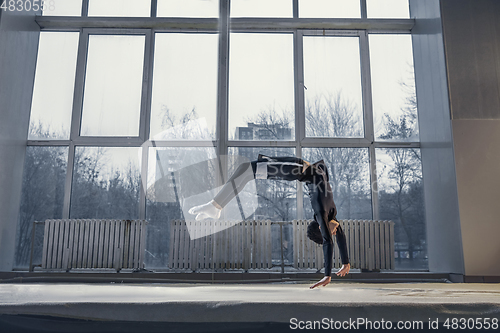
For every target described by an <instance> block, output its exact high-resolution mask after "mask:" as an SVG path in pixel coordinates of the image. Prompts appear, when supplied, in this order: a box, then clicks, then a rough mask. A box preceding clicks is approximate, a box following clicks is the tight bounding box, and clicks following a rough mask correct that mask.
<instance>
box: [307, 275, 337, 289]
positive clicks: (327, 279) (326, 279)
mask: <svg viewBox="0 0 500 333" xmlns="http://www.w3.org/2000/svg"><path fill="white" fill-rule="evenodd" d="M331 280H332V277H331V276H325V277H324V278H322V279H321V280H319V281H318V282H316V283H315V284H313V285H312V286H310V287H309V289H314V288H316V287H320V286H321V287H325V286H326V285H328V284H329V283H330V281H331Z"/></svg>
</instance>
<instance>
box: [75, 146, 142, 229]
mask: <svg viewBox="0 0 500 333" xmlns="http://www.w3.org/2000/svg"><path fill="white" fill-rule="evenodd" d="M140 151H141V149H140V148H104V147H76V149H75V165H74V171H73V186H72V190H71V210H70V217H71V218H75V219H87V218H97V219H102V218H109V219H137V218H138V216H139V190H140V184H141V176H140V175H141V172H140V167H139V165H140V163H139V161H140V158H141V155H140Z"/></svg>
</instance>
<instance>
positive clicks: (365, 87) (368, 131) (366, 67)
mask: <svg viewBox="0 0 500 333" xmlns="http://www.w3.org/2000/svg"><path fill="white" fill-rule="evenodd" d="M362 2H365V0H362ZM365 3H366V2H365ZM365 8H366V6H365ZM365 14H366V11H365ZM359 38H360V39H359V42H360V54H361V76H362V78H361V80H362V84H361V87H362V91H363V116H364V126H365V139H367V140H368V141H369V142H370V147H369V158H370V180H371V194H372V215H373V217H372V218H373V219H374V220H377V219H378V218H379V207H378V188H377V167H376V164H377V159H376V157H375V146H374V144H373V142H374V141H375V138H374V126H373V103H372V89H371V72H370V49H369V44H368V32H367V31H366V30H365V31H364V32H361V33H360V36H359Z"/></svg>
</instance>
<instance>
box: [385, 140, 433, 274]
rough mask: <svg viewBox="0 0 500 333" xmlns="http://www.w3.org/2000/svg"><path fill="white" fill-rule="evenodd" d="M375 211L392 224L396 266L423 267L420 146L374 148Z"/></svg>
mask: <svg viewBox="0 0 500 333" xmlns="http://www.w3.org/2000/svg"><path fill="white" fill-rule="evenodd" d="M376 156H377V183H378V199H379V212H380V213H379V214H380V219H381V220H391V221H393V222H394V223H395V224H394V237H395V251H399V253H400V255H399V257H398V258H397V260H396V269H401V270H408V269H427V267H428V262H427V244H426V231H425V209H424V193H423V187H422V186H423V185H422V161H421V157H420V149H404V148H384V149H382V148H380V149H376Z"/></svg>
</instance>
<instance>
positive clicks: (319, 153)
mask: <svg viewBox="0 0 500 333" xmlns="http://www.w3.org/2000/svg"><path fill="white" fill-rule="evenodd" d="M302 155H303V156H304V157H303V158H304V159H305V160H306V161H309V162H311V163H314V162H317V161H320V160H324V161H325V164H326V166H327V168H328V176H329V178H330V186H331V187H332V191H333V200H334V202H335V205H336V207H337V219H339V220H347V219H360V220H371V219H372V205H371V188H370V163H369V158H368V149H366V148H303V149H302ZM313 215H314V212H313V210H312V206H311V201H310V198H309V195H308V191H307V189H304V217H305V218H306V219H312V218H313Z"/></svg>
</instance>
